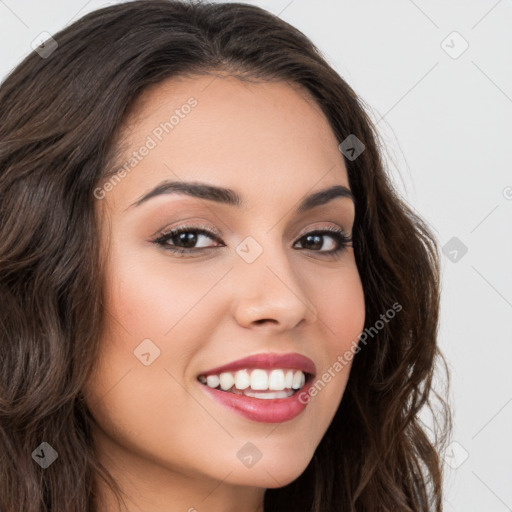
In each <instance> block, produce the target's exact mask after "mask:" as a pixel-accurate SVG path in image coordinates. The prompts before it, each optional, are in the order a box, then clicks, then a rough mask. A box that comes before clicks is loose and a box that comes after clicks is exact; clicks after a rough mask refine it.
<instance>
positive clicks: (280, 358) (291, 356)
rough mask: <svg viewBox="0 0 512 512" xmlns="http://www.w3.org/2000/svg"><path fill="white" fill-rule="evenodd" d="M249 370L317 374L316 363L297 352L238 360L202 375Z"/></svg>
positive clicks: (260, 355) (272, 353)
mask: <svg viewBox="0 0 512 512" xmlns="http://www.w3.org/2000/svg"><path fill="white" fill-rule="evenodd" d="M249 368H261V369H265V368H268V369H271V368H293V369H297V370H301V371H303V372H304V373H309V374H311V375H313V376H314V375H315V373H316V368H315V363H314V362H313V361H312V360H311V359H309V357H306V356H303V355H302V354H298V353H296V352H290V353H287V354H278V353H275V352H271V353H266V354H255V355H252V356H249V357H244V358H242V359H237V360H236V361H232V362H231V363H228V364H225V365H223V366H217V367H216V368H212V369H210V370H207V371H204V372H201V373H200V375H205V376H207V375H219V374H220V373H222V372H232V371H236V370H243V369H249Z"/></svg>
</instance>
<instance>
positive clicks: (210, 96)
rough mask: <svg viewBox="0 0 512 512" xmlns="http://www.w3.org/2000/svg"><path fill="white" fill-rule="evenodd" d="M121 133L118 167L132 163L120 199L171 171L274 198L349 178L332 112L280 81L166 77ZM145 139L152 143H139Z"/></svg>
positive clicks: (147, 94) (132, 113) (181, 176)
mask: <svg viewBox="0 0 512 512" xmlns="http://www.w3.org/2000/svg"><path fill="white" fill-rule="evenodd" d="M120 141H121V144H122V145H121V147H122V148H123V150H122V152H121V158H120V159H119V160H118V162H117V164H118V165H117V167H121V166H122V165H123V164H125V163H130V164H133V165H129V168H130V172H129V173H128V176H127V177H126V178H123V180H122V181H123V186H122V187H116V190H115V191H114V192H115V194H116V196H117V200H120V201H121V202H122V203H126V201H128V200H130V199H131V200H136V199H137V198H138V197H139V196H140V195H141V193H142V192H143V191H144V190H143V189H145V188H147V186H150V185H154V184H156V183H158V182H159V181H161V180H169V179H172V180H188V181H190V180H195V181H201V182H207V183H208V182H209V183H211V184H222V185H224V186H228V187H230V188H233V189H236V190H239V191H241V193H242V195H244V196H245V195H246V194H247V195H253V196H255V197H271V196H272V197H274V199H276V200H278V199H279V197H283V194H284V195H286V194H291V195H293V196H295V197H296V198H298V197H300V196H301V195H303V194H305V193H307V192H311V191H312V190H314V189H320V188H325V187H327V186H330V185H336V184H343V185H346V186H348V178H347V173H346V168H345V164H344V160H343V157H342V155H341V153H340V152H339V150H338V141H337V140H336V137H335V135H334V133H333V132H332V129H331V127H330V125H329V123H328V121H327V118H326V117H325V115H324V114H323V112H322V111H321V109H320V107H319V106H318V105H317V104H316V103H315V101H314V100H313V99H312V98H311V97H310V96H309V93H307V92H306V91H305V90H303V89H302V88H299V87H298V86H296V85H291V84H288V83H286V82H282V81H273V82H264V81H258V82H253V81H250V82H248V81H243V80H240V79H237V78H234V77H230V76H212V75H201V76H197V77H178V78H172V79H169V80H166V81H164V82H161V83H159V84H156V85H154V86H151V87H150V88H148V89H146V90H145V91H144V93H143V94H142V95H141V96H140V97H139V98H138V100H137V101H136V102H135V103H134V105H133V107H132V109H131V111H130V115H129V116H128V117H127V118H126V120H125V122H124V124H123V127H122V131H121V138H120ZM144 147H146V148H150V149H149V150H144V151H139V150H142V149H143V148H144ZM134 152H138V153H142V152H143V153H144V156H142V157H141V156H140V155H139V156H138V157H135V156H134ZM135 160H137V161H135ZM127 168H128V167H127ZM109 195H110V194H109ZM117 200H116V202H117Z"/></svg>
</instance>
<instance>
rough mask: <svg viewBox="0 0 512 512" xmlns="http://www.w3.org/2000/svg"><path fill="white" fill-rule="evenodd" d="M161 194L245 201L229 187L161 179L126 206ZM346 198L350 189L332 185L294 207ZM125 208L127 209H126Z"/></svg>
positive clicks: (302, 209) (303, 208)
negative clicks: (160, 181)
mask: <svg viewBox="0 0 512 512" xmlns="http://www.w3.org/2000/svg"><path fill="white" fill-rule="evenodd" d="M162 194H184V195H188V196H191V197H197V198H200V199H207V200H209V201H215V202H217V203H221V204H227V205H229V206H235V207H237V208H242V207H243V206H245V202H244V201H243V199H242V197H241V196H240V195H239V194H238V193H237V192H236V191H234V190H232V189H230V188H224V187H218V186H215V185H210V184H208V183H201V182H197V181H195V182H184V181H163V182H162V183H159V184H158V185H157V186H156V187H155V188H153V189H152V190H150V191H149V192H147V193H146V194H144V195H143V196H142V197H140V198H139V199H137V201H135V202H134V203H132V204H131V205H130V206H129V207H128V208H132V207H136V206H139V205H141V204H142V203H144V202H146V201H148V200H149V199H151V198H153V197H156V196H159V195H162ZM338 197H339V198H348V199H350V200H351V201H352V202H353V203H354V204H355V197H354V195H353V194H352V191H351V190H350V189H349V188H347V187H346V186H345V185H333V186H332V187H329V188H326V189H323V190H319V191H318V192H314V193H312V194H310V195H308V196H306V197H305V198H304V199H302V201H301V202H300V204H299V206H298V207H297V208H296V213H304V212H305V211H307V210H311V209H312V208H315V207H316V206H321V205H324V204H326V203H328V202H329V201H332V200H333V199H336V198H338ZM128 208H127V209H128Z"/></svg>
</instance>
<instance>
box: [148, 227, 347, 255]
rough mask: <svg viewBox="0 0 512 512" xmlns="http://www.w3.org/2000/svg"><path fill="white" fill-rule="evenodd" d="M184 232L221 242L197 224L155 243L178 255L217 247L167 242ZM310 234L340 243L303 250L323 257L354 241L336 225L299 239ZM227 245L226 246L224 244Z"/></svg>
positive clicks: (312, 232) (213, 234)
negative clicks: (191, 246)
mask: <svg viewBox="0 0 512 512" xmlns="http://www.w3.org/2000/svg"><path fill="white" fill-rule="evenodd" d="M183 233H195V234H196V235H206V236H207V237H209V238H212V239H213V240H215V241H216V242H220V240H219V236H218V235H217V234H216V233H213V232H212V231H210V230H209V229H207V227H206V226H202V225H197V226H180V227H179V228H176V229H172V230H170V231H168V232H164V233H161V234H160V236H159V237H158V238H156V239H155V240H153V243H155V244H157V245H160V246H162V247H163V248H164V249H165V250H167V251H171V252H172V253H174V254H177V255H183V254H190V253H198V252H203V251H206V250H208V249H215V247H200V248H199V249H197V248H196V249H194V248H176V247H173V246H170V245H169V244H168V243H167V242H168V241H169V240H170V239H171V238H174V237H177V236H179V235H181V234H183ZM310 235H321V236H325V235H330V236H331V237H332V238H333V239H334V240H336V242H337V243H338V248H337V249H331V250H330V251H315V250H313V249H303V250H306V251H307V250H310V251H313V252H318V253H320V254H321V255H322V257H331V258H336V257H338V256H340V255H341V254H340V253H342V252H343V251H345V250H346V249H347V247H350V245H349V244H350V243H351V242H352V237H349V236H348V235H347V234H346V233H345V231H344V230H343V229H341V228H334V227H325V228H322V229H315V230H313V231H310V232H308V233H304V234H303V235H302V236H301V237H300V238H299V239H298V240H297V241H299V240H302V239H303V238H306V237H307V236H310ZM221 243H222V242H221ZM224 247H225V246H224Z"/></svg>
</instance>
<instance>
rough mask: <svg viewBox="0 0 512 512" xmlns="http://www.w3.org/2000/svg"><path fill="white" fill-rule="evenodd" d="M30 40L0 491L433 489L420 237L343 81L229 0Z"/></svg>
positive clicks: (216, 496) (9, 136)
mask: <svg viewBox="0 0 512 512" xmlns="http://www.w3.org/2000/svg"><path fill="white" fill-rule="evenodd" d="M53 39H54V41H53V42H51V44H49V45H46V46H42V47H41V48H39V49H38V50H37V51H36V52H34V53H33V54H31V55H30V56H29V57H27V58H26V59H25V60H24V61H23V62H22V63H21V64H20V65H19V66H18V67H17V68H16V69H15V70H14V71H13V72H12V73H11V74H10V76H9V77H8V78H7V79H6V80H5V82H4V83H3V84H2V86H1V88H0V115H1V119H2V123H1V125H0V133H1V137H0V142H1V145H0V194H1V206H0V211H1V227H0V229H1V230H2V231H1V237H0V240H1V242H0V280H1V288H0V290H1V294H2V297H1V300H2V308H1V313H0V315H1V316H0V319H1V324H2V330H1V349H2V372H1V381H0V382H1V388H0V389H1V393H0V397H1V398H0V399H1V402H0V404H1V419H2V421H1V428H0V432H1V443H2V445H1V447H2V451H3V453H4V454H6V457H5V462H4V463H3V464H2V466H1V472H2V478H1V479H0V481H1V484H0V485H1V488H0V510H2V511H5V512H14V511H19V510H24V511H27V512H36V511H37V512H42V511H49V510H51V511H52V512H61V511H62V512H64V511H65V512H71V511H73V512H79V511H80V512H83V511H90V512H92V511H109V512H110V511H114V510H123V511H130V512H131V511H134V510H148V511H149V510H151V511H152V512H161V511H164V510H165V511H166V512H171V511H172V512H174V511H182V510H188V511H189V512H191V511H196V510H197V511H199V512H201V511H203V510H208V511H210V512H217V511H223V512H226V511H230V510H244V511H251V512H262V511H265V512H268V511H276V512H277V511H280V512H282V511H294V512H299V511H300V512H306V511H307V512H313V511H314V512H320V511H321V512H331V511H333V512H334V511H340V510H347V511H348V510H352V511H363V510H365V511H369V510H371V511H375V510H383V511H384V510H385V511H391V510H401V511H420V510H421V511H425V510H436V511H441V510H442V493H441V491H442V465H441V461H440V454H441V451H442V449H443V446H444V445H443V443H444V442H445V441H446V437H447V434H448V432H449V427H450V417H449V410H448V408H447V406H446V404H445V402H444V401H443V400H442V398H441V397H439V396H438V395H437V393H435V391H434V390H433V389H432V379H433V375H434V370H435V367H436V362H437V361H438V360H439V361H440V362H442V361H443V359H442V357H441V354H440V352H439V349H438V346H437V340H436V337H437V325H438V309H439V263H438V252H437V245H436V241H435V240H434V237H433V236H432V234H431V233H430V231H429V229H428V227H427V226H426V224H425V223H424V222H423V221H422V220H421V219H420V218H419V217H418V216H416V215H415V214H414V213H413V212H412V210H411V209H410V208H409V207H408V206H407V205H406V203H405V202H403V201H402V200H401V199H400V198H399V197H398V195H397V193H396V192H395V191H394V189H393V187H392V184H391V183H390V181H389V180H388V178H387V175H386V173H385V171H384V168H383V164H382V160H381V156H380V152H379V146H378V143H377V141H378V137H377V134H376V132H375V130H374V128H373V127H372V124H371V122H370V120H369V118H368V116H367V115H366V113H365V111H364V109H363V107H362V104H361V102H360V100H359V99H358V98H357V96H356V94H355V93H354V91H353V90H352V89H351V88H350V87H349V86H348V85H347V84H346V82H345V81H344V80H343V79H342V78H341V77H340V76H339V75H337V74H336V72H335V71H334V70H333V69H332V68H331V67H330V66H329V65H328V64H327V63H326V61H325V60H324V59H323V57H322V56H321V55H320V53H319V52H318V50H316V48H315V47H314V46H313V44H312V43H311V42H310V41H309V40H308V39H307V38H306V37H305V36H304V35H303V34H302V33H300V32H299V31H298V30H296V29H295V28H293V27H291V26H290V25H288V24H287V23H285V22H284V21H282V20H280V19H279V18H277V17H275V16H273V15H271V14H269V13H267V12H266V11H264V10H262V9H260V8H257V7H254V6H249V5H244V4H233V3H231V4H216V5H215V4H211V5H210V4H206V3H202V4H201V3H185V2H183V3H182V2H176V1H172V2H169V1H161V0H149V1H134V2H130V3H124V4H119V5H115V6H111V7H107V8H104V9H100V10H98V11H95V12H92V13H90V14H88V15H87V16H85V17H83V18H82V19H81V20H79V21H77V22H76V23H74V24H73V25H71V26H70V27H68V28H66V29H65V30H63V31H61V32H60V33H58V34H56V35H54V36H53ZM44 48H46V49H44ZM435 397H437V398H439V403H440V404H441V406H442V407H441V409H440V410H439V411H438V413H437V414H436V415H434V418H433V419H434V424H433V426H434V427H435V428H434V429H433V430H432V431H431V432H428V433H427V427H425V425H424V424H423V423H422V421H421V420H420V418H419V412H420V410H422V408H424V407H425V406H427V407H429V406H431V405H432V399H433V398H435Z"/></svg>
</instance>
